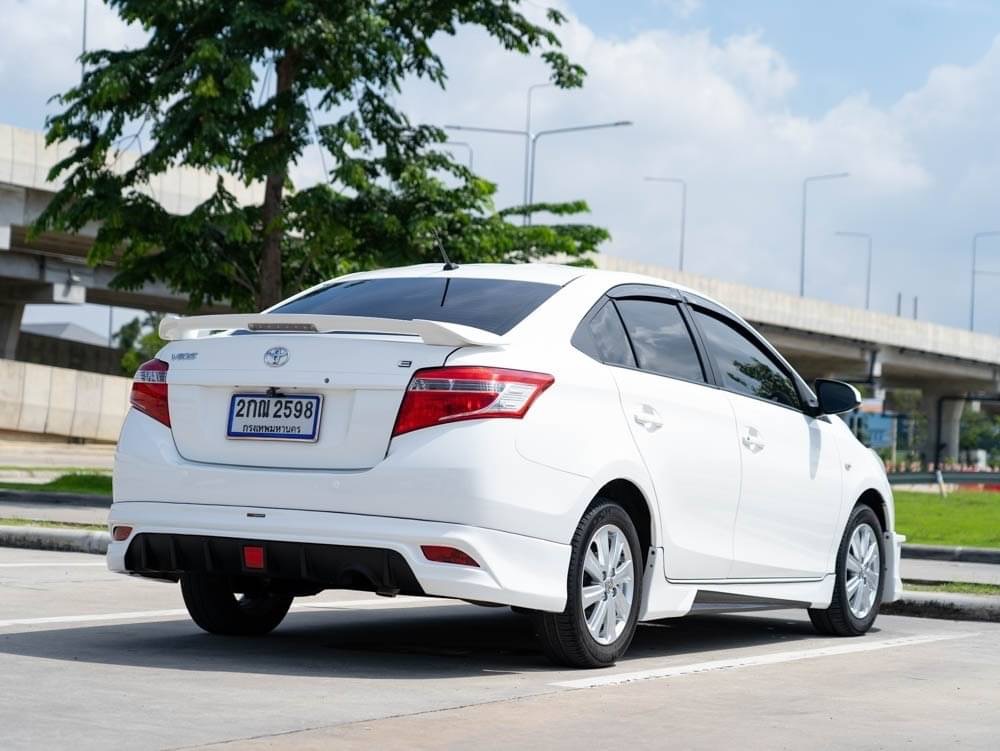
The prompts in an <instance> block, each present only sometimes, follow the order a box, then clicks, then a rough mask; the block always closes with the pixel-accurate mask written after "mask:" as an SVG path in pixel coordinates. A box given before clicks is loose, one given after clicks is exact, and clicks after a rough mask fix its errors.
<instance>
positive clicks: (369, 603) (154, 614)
mask: <svg viewBox="0 0 1000 751" xmlns="http://www.w3.org/2000/svg"><path fill="white" fill-rule="evenodd" d="M459 604H461V603H458V602H456V601H455V600H432V599H428V598H423V597H407V598H405V599H403V598H398V599H394V600H329V601H327V602H309V603H303V604H301V605H293V606H292V610H293V611H300V612H301V611H306V610H318V609H323V610H383V609H388V608H412V607H437V606H441V605H459ZM187 614H188V612H187V610H185V609H183V608H178V609H176V610H136V611H132V612H126V613H95V614H93V615H54V616H47V617H44V618H11V619H8V620H0V628H9V627H11V626H44V625H48V624H53V623H96V622H100V621H132V620H137V619H143V620H146V619H150V618H154V619H155V618H176V617H178V616H186V615H187Z"/></svg>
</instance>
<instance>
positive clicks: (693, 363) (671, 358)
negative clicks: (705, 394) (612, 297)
mask: <svg viewBox="0 0 1000 751" xmlns="http://www.w3.org/2000/svg"><path fill="white" fill-rule="evenodd" d="M617 305H618V310H619V311H621V314H622V319H623V320H624V321H625V329H626V331H628V335H629V338H630V339H631V340H632V348H633V349H634V350H635V357H636V359H637V360H638V361H639V367H640V368H642V369H643V370H648V371H651V372H653V373H659V374H660V375H666V376H673V377H675V378H686V379H687V380H689V381H704V380H705V376H704V374H703V373H702V370H701V363H700V362H699V360H698V352H697V350H695V347H694V342H693V341H692V340H691V333H690V332H689V331H688V328H687V324H686V323H684V319H683V318H682V317H681V311H680V308H679V307H678V306H677V305H671V304H670V303H666V302H656V301H654V300H619V301H618V302H617Z"/></svg>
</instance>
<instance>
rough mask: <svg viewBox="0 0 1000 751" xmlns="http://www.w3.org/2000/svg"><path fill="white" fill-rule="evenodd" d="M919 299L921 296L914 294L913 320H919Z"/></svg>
mask: <svg viewBox="0 0 1000 751" xmlns="http://www.w3.org/2000/svg"><path fill="white" fill-rule="evenodd" d="M918 299H919V298H918V297H917V296H916V295H914V296H913V320H914V321H915V320H917V300H918Z"/></svg>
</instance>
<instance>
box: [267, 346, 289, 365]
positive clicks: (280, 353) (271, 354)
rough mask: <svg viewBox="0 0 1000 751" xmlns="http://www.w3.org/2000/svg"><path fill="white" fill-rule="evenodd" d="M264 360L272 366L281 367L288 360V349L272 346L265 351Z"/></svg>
mask: <svg viewBox="0 0 1000 751" xmlns="http://www.w3.org/2000/svg"><path fill="white" fill-rule="evenodd" d="M264 362H265V363H266V364H267V365H270V366H271V367H272V368H280V367H281V366H282V365H284V364H285V363H286V362H288V350H287V349H285V348H284V347H271V349H269V350H268V351H267V352H265V353H264Z"/></svg>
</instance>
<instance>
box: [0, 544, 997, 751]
mask: <svg viewBox="0 0 1000 751" xmlns="http://www.w3.org/2000/svg"><path fill="white" fill-rule="evenodd" d="M297 603H298V604H297V606H296V609H295V610H294V612H293V613H292V614H290V615H289V617H288V618H287V620H286V621H285V623H284V624H282V626H281V627H280V628H279V629H278V630H277V631H276V632H275V633H274V634H272V635H271V636H269V637H266V638H260V639H225V638H218V637H211V636H207V635H205V634H203V633H201V632H200V631H198V629H197V628H196V627H195V626H194V625H193V624H191V623H190V622H189V621H188V620H187V617H186V616H185V615H184V613H183V611H182V610H181V609H182V607H183V605H182V603H181V600H180V594H179V592H178V591H177V588H176V587H174V586H171V585H164V584H159V583H156V582H148V581H140V580H133V579H129V578H126V577H120V576H115V575H111V574H109V573H107V572H106V571H105V570H104V569H103V568H102V563H101V560H100V559H99V558H95V557H94V556H87V555H77V554H69V553H47V552H42V551H27V550H14V549H0V747H2V748H4V749H20V748H65V747H72V748H74V749H76V750H77V751H81V750H83V749H89V748H108V747H113V748H119V749H130V748H136V749H153V748H177V747H192V746H194V747H198V746H204V745H209V744H213V743H215V744H224V746H223V747H225V748H235V747H240V748H242V747H251V748H277V749H285V748H289V749H290V748H296V749H303V748H316V749H320V748H322V749H328V748H362V747H364V748H434V749H448V748H479V749H483V748H530V747H545V748H546V749H547V751H548V750H550V749H560V748H580V747H589V746H592V745H595V744H596V745H599V746H601V747H605V748H614V749H619V748H623V749H631V748H653V749H655V748H664V747H667V746H671V747H676V748H718V747H721V746H738V747H740V748H743V749H754V748H801V747H803V746H804V745H806V746H809V747H812V748H843V747H846V746H850V747H852V748H853V749H868V748H899V747H903V746H906V747H908V748H935V749H936V748H941V747H944V746H956V745H957V746H959V747H962V748H990V749H995V748H997V738H998V737H1000V624H988V623H975V624H970V623H954V622H948V621H937V620H923V619H909V618H899V617H895V618H894V617H885V616H883V617H881V618H880V619H879V621H878V624H877V629H876V630H874V631H873V632H872V633H870V634H869V635H868V636H865V637H863V638H860V639H832V638H820V637H817V636H816V635H815V634H814V633H813V632H812V629H811V627H810V626H809V623H808V621H807V620H806V619H805V618H804V614H801V613H798V612H795V611H780V612H773V613H767V614H759V615H752V616H751V615H742V616H717V617H698V618H687V619H681V620H677V621H662V622H659V623H656V624H652V625H647V626H643V627H641V628H640V630H639V633H638V635H637V637H636V640H635V643H634V645H633V648H632V651H631V652H630V654H629V656H628V659H626V660H623V661H622V662H621V663H619V665H617V666H616V667H614V668H611V669H607V670H599V671H562V670H556V669H553V668H552V667H551V666H550V665H549V664H548V663H546V661H545V659H544V658H543V657H542V655H541V654H540V653H539V652H538V650H537V648H536V647H535V644H534V642H533V639H532V636H531V629H530V625H529V622H528V620H527V619H526V618H524V617H522V616H520V615H517V614H514V613H512V612H510V611H509V610H507V609H505V608H504V609H492V608H480V607H475V606H472V605H466V604H462V603H454V602H450V601H431V600H417V599H402V598H401V599H398V600H384V599H379V598H374V597H368V596H366V595H359V594H357V593H325V594H323V595H320V596H318V597H315V598H309V599H304V600H301V601H297Z"/></svg>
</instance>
